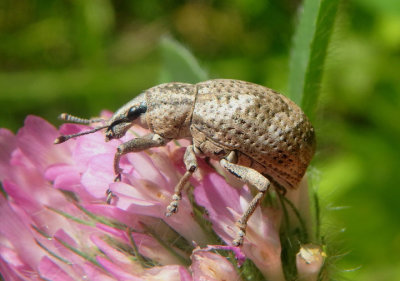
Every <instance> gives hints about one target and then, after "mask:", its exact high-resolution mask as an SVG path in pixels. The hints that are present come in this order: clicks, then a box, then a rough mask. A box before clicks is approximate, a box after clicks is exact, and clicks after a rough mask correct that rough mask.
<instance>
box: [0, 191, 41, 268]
mask: <svg viewBox="0 0 400 281" xmlns="http://www.w3.org/2000/svg"><path fill="white" fill-rule="evenodd" d="M0 214H1V216H0V225H1V226H3V227H1V228H0V234H1V235H3V236H4V237H6V238H7V239H8V241H9V242H10V243H11V244H12V245H13V247H14V249H15V250H16V252H18V253H23V256H20V258H21V260H22V261H23V262H24V263H26V264H27V265H29V266H30V267H32V268H35V267H36V265H37V264H38V263H39V261H40V259H41V257H42V256H43V251H42V250H41V249H40V248H39V247H38V246H37V244H36V242H35V240H34V239H33V235H32V233H31V231H30V229H28V228H27V227H26V225H25V224H24V222H22V221H21V220H20V218H19V217H18V216H17V215H16V213H15V212H14V211H13V210H12V209H11V208H10V206H9V204H8V202H7V201H6V199H5V198H4V197H3V196H0ZM4 226H7V227H4Z"/></svg>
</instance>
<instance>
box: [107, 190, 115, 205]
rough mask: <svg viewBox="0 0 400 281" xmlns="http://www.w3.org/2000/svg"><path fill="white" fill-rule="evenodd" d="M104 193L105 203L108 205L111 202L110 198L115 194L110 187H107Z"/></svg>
mask: <svg viewBox="0 0 400 281" xmlns="http://www.w3.org/2000/svg"><path fill="white" fill-rule="evenodd" d="M106 195H107V199H106V203H107V204H108V205H110V204H111V200H112V198H113V197H116V196H115V195H114V193H113V192H112V191H111V189H110V188H108V189H107V191H106Z"/></svg>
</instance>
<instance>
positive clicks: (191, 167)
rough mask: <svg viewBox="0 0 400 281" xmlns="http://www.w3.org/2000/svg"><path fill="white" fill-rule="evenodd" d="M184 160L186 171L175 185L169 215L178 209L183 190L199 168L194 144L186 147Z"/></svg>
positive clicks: (167, 214)
mask: <svg viewBox="0 0 400 281" xmlns="http://www.w3.org/2000/svg"><path fill="white" fill-rule="evenodd" d="M183 162H184V163H185V166H186V172H185V174H184V175H183V177H182V178H181V179H180V180H179V182H178V184H177V185H176V186H175V192H174V195H172V201H171V203H170V204H169V205H168V207H167V212H166V213H165V215H166V216H167V217H169V216H171V215H172V214H174V213H176V212H177V211H178V202H179V200H181V199H182V190H183V188H184V187H185V186H186V184H187V183H188V181H189V179H190V177H191V176H192V174H193V173H194V171H196V169H197V160H196V155H195V153H194V149H193V145H189V146H188V147H187V148H186V151H185V155H184V156H183Z"/></svg>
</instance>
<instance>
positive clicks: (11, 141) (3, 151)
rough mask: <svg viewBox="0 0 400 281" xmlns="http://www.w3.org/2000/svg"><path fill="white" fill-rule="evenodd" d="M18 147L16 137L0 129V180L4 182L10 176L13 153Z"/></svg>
mask: <svg viewBox="0 0 400 281" xmlns="http://www.w3.org/2000/svg"><path fill="white" fill-rule="evenodd" d="M16 147H17V146H16V137H15V136H14V135H13V133H12V132H11V131H9V130H6V129H1V128H0V180H4V179H5V178H6V177H7V176H8V174H9V173H8V171H9V162H10V159H11V153H12V152H13V151H14V150H15V149H16Z"/></svg>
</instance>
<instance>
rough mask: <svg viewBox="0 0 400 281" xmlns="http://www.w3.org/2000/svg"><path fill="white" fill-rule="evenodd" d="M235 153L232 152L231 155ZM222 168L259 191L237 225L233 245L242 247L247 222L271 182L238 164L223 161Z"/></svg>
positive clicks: (231, 157) (230, 156) (229, 157)
mask: <svg viewBox="0 0 400 281" xmlns="http://www.w3.org/2000/svg"><path fill="white" fill-rule="evenodd" d="M232 153H235V152H231V153H230V154H232ZM227 158H228V159H234V158H235V157H233V156H232V155H229V156H228V157H227ZM220 163H221V166H222V167H223V168H225V169H226V170H227V171H228V172H230V173H231V174H233V175H234V176H236V177H237V178H239V179H240V180H241V181H243V182H245V183H246V184H250V185H252V186H255V187H256V188H257V190H258V193H257V194H256V196H254V198H253V200H251V202H250V204H249V206H248V207H247V210H246V211H245V212H244V214H243V215H242V217H241V218H240V219H239V220H238V221H237V223H236V225H237V226H238V228H239V231H238V233H237V237H236V238H235V240H233V245H235V246H240V245H242V244H243V238H244V235H245V233H246V227H247V221H248V220H249V218H250V216H251V215H252V214H253V213H254V210H255V209H256V208H257V206H258V205H260V203H261V201H262V199H263V198H264V196H265V193H266V191H267V190H268V187H269V186H270V182H269V180H268V179H267V178H266V177H264V176H263V175H262V174H260V173H259V172H257V171H256V170H254V169H252V168H249V167H245V166H240V165H237V164H233V163H231V162H229V160H227V159H221V161H220Z"/></svg>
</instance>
